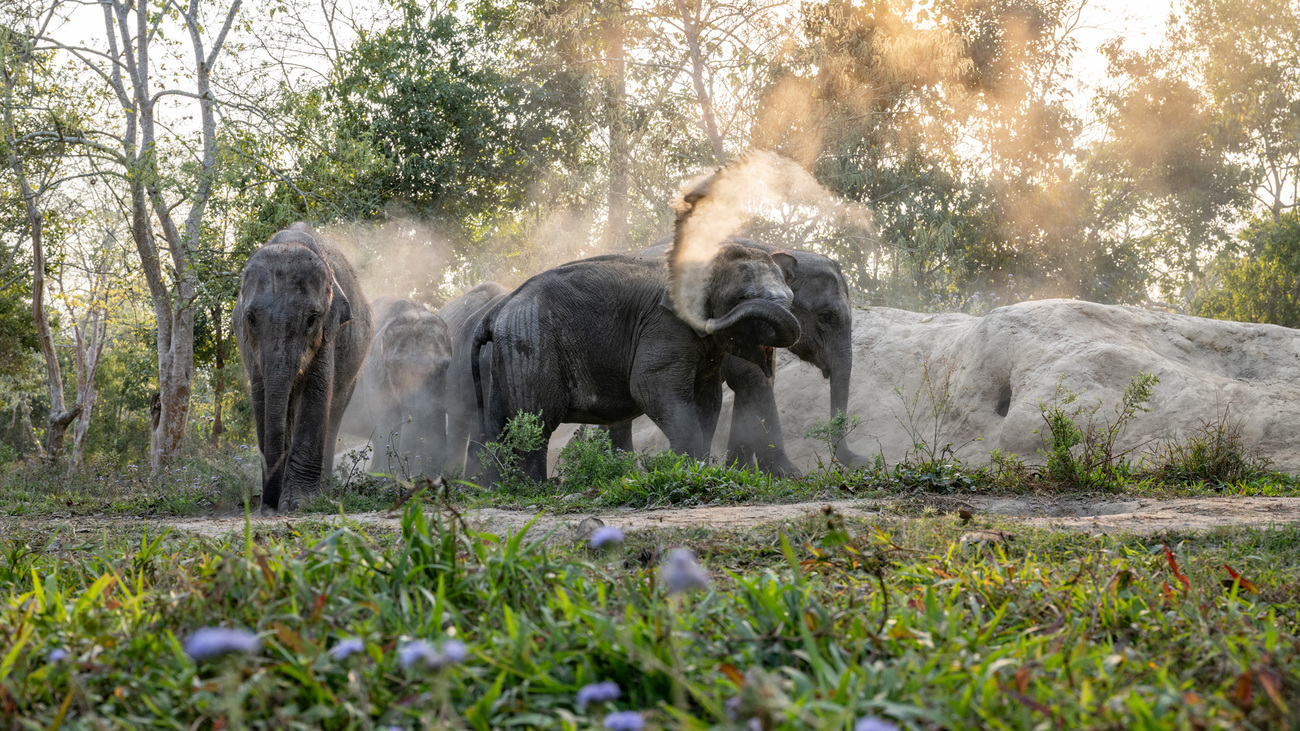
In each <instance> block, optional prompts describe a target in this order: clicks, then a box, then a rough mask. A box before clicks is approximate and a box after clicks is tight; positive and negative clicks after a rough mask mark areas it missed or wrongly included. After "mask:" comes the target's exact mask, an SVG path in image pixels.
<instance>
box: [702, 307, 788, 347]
mask: <svg viewBox="0 0 1300 731" xmlns="http://www.w3.org/2000/svg"><path fill="white" fill-rule="evenodd" d="M751 317H752V318H756V319H758V320H761V321H762V322H764V323H766V324H767V325H769V326H770V327H771V328H772V330H773V332H774V333H775V336H774V337H773V338H772V339H771V340H770V341H768V342H764V343H763V345H767V346H770V347H773V348H788V347H790V346H791V345H794V344H795V342H796V341H798V340H799V332H800V331H799V320H798V318H796V317H795V316H794V314H793V313H791V312H790V309H789V307H788V305H783V304H781V303H779V302H776V301H775V300H767V299H750V300H745V301H744V302H741V303H740V304H738V305H736V306H735V307H733V308H731V312H728V313H727V314H725V315H723V316H722V317H719V318H710V319H709V320H708V322H706V323H704V331H705V332H706V333H709V334H713V333H716V332H720V331H722V330H726V329H727V328H729V327H732V326H734V325H735V324H737V323H739V322H741V321H743V320H746V319H748V318H751Z"/></svg>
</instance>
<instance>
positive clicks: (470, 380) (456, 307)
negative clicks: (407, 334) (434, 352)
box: [438, 282, 510, 478]
mask: <svg viewBox="0 0 1300 731" xmlns="http://www.w3.org/2000/svg"><path fill="white" fill-rule="evenodd" d="M509 292H510V290H508V289H506V288H505V287H503V286H501V285H500V284H498V283H496V282H484V283H483V284H480V285H478V286H477V287H474V288H473V289H471V290H469V291H467V292H465V293H464V294H462V295H460V296H459V297H456V298H455V299H452V300H450V301H448V302H447V304H445V305H443V306H442V309H440V310H438V316H439V317H441V318H442V319H443V322H445V323H446V324H447V329H448V331H449V332H450V334H451V340H452V360H451V367H450V368H449V369H448V372H447V394H446V402H447V466H448V467H449V468H455V467H457V466H463V467H464V475H465V477H466V478H470V477H474V476H476V475H478V473H479V462H478V458H477V454H475V453H474V452H475V450H473V449H471V448H470V446H471V445H479V446H482V444H483V420H482V419H481V418H480V417H479V414H478V403H477V401H478V400H477V398H476V397H475V395H474V375H473V371H472V369H471V368H470V362H469V357H470V351H471V349H472V347H473V339H474V331H475V329H476V328H477V327H478V324H479V323H480V322H481V321H482V320H483V317H484V316H485V315H486V314H487V313H488V311H490V310H491V309H492V307H493V306H494V305H495V304H496V303H497V302H499V301H500V300H501V299H502V298H503V297H505V296H506V294H508V293H509ZM491 354H492V346H491V344H487V345H486V346H484V348H483V349H482V352H481V353H480V355H479V357H480V363H481V367H482V368H483V370H482V371H481V372H482V374H483V381H484V383H483V388H484V393H485V394H486V393H487V392H488V391H490V389H491V388H492V379H491V371H490V366H489V365H488V363H489V359H490V358H491ZM485 398H486V397H485Z"/></svg>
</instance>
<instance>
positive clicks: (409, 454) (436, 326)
mask: <svg viewBox="0 0 1300 731" xmlns="http://www.w3.org/2000/svg"><path fill="white" fill-rule="evenodd" d="M386 299H391V298H384V297H378V298H376V299H375V300H374V301H372V302H371V307H372V308H373V309H374V311H375V312H376V313H380V312H382V313H383V314H382V315H379V314H377V315H376V317H375V323H374V325H375V337H374V339H373V340H372V341H371V342H370V350H369V353H368V354H367V355H366V362H365V364H364V365H363V366H362V367H361V375H360V376H359V377H358V379H357V388H356V393H355V394H354V395H353V398H352V405H351V407H350V408H349V409H348V413H347V416H346V417H345V419H344V425H343V430H344V431H345V432H348V433H351V434H355V435H356V436H361V437H365V438H367V439H370V440H371V441H372V443H373V444H374V445H375V450H376V452H377V454H376V455H375V457H374V459H373V461H372V462H371V464H378V465H384V466H385V468H386V469H387V471H389V472H405V473H409V474H419V473H424V474H427V475H434V474H437V472H438V471H440V470H441V469H442V467H443V462H444V460H445V459H446V441H447V410H446V395H445V390H446V389H445V386H446V377H447V367H448V366H449V365H450V363H451V353H452V350H451V338H450V336H449V334H448V331H447V326H446V324H445V323H443V321H442V318H441V317H439V316H438V315H436V314H434V313H432V312H430V311H429V310H428V309H427V308H425V306H424V305H422V304H419V303H418V302H412V301H411V300H407V299H397V300H393V301H385V300H386Z"/></svg>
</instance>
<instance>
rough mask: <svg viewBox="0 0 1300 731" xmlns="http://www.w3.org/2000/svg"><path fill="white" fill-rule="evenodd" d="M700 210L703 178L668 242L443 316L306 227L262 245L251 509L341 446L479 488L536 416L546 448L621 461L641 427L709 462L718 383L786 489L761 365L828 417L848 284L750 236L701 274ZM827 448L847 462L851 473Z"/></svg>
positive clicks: (248, 341) (243, 350)
mask: <svg viewBox="0 0 1300 731" xmlns="http://www.w3.org/2000/svg"><path fill="white" fill-rule="evenodd" d="M708 194H709V192H708V184H707V181H706V182H705V183H702V184H700V185H699V186H697V187H696V188H695V189H694V190H692V191H690V192H688V193H687V194H686V195H685V196H684V198H683V201H682V202H681V203H680V204H679V206H678V218H677V225H676V232H675V234H674V236H673V237H672V238H671V240H665V241H664V242H661V243H658V244H656V245H654V246H651V247H650V248H648V249H645V250H644V251H642V252H640V253H638V254H635V255H606V256H597V257H594V258H590V259H583V260H579V261H575V262H570V263H568V264H564V265H561V266H558V267H556V268H554V269H550V270H548V271H544V272H542V273H540V274H538V275H536V276H534V277H532V278H531V279H529V280H527V281H526V282H524V283H523V284H522V285H521V286H520V287H519V288H518V289H516V290H514V291H513V292H512V291H509V290H507V289H506V288H505V287H503V286H501V285H500V284H497V283H495V282H487V283H484V284H480V285H478V286H476V287H474V288H473V289H470V290H469V291H467V292H465V293H463V294H462V295H460V296H459V297H457V298H455V299H453V300H451V301H449V302H447V303H446V304H445V305H444V306H443V307H442V308H441V309H440V310H438V311H437V312H430V311H429V310H428V309H426V308H425V307H424V306H423V305H421V304H418V303H415V302H412V301H410V300H404V299H394V298H392V297H388V296H381V297H377V298H375V299H373V300H369V301H367V299H366V297H365V296H364V295H363V294H362V292H361V290H360V288H359V286H358V282H357V274H356V272H355V271H354V270H353V268H352V266H351V265H350V264H349V263H348V261H347V260H346V258H345V257H344V256H343V255H342V253H341V252H340V251H339V250H338V249H337V248H335V247H334V246H332V245H331V244H329V243H328V242H327V241H325V240H324V239H323V238H321V237H319V236H317V235H315V234H314V233H313V232H312V230H311V229H310V228H309V227H308V226H307V225H306V224H302V223H298V224H294V225H293V226H291V227H289V228H288V229H286V230H284V231H281V232H279V233H277V234H275V235H274V236H273V237H271V239H270V240H269V241H268V242H267V243H266V244H264V245H263V246H262V247H261V248H259V249H258V250H257V251H255V252H254V253H253V254H252V255H251V256H250V257H249V259H248V262H247V264H246V266H245V267H244V271H243V275H242V283H241V289H240V293H239V298H238V301H237V303H236V306H235V308H234V311H233V321H234V322H233V324H234V328H233V330H234V332H235V333H236V338H237V341H238V344H239V350H240V355H241V358H242V360H243V362H244V366H245V368H246V370H247V373H248V381H249V386H250V391H251V397H252V405H253V414H254V421H255V425H256V429H257V440H258V447H259V451H260V453H261V456H262V512H263V513H275V512H280V511H285V510H292V509H293V508H294V507H296V506H297V505H298V503H299V501H300V500H301V499H302V498H303V497H305V496H308V495H310V494H312V493H314V492H316V491H317V490H319V489H320V486H321V485H322V483H323V481H324V480H325V479H327V478H328V476H329V473H330V470H331V468H332V465H333V459H334V447H335V444H336V442H337V439H338V435H339V433H340V431H344V432H347V433H352V434H354V435H356V436H358V437H364V438H371V439H372V441H374V442H376V443H379V444H382V445H383V446H382V449H384V450H385V451H386V452H387V453H388V454H387V455H379V456H378V457H384V456H388V457H390V458H393V457H399V456H400V457H399V458H400V459H402V460H403V461H404V463H405V466H406V467H407V468H408V469H409V470H410V471H412V472H415V471H423V472H426V473H429V474H432V473H434V472H438V471H441V470H443V469H447V468H452V469H455V468H461V467H462V466H463V469H464V474H465V475H466V476H467V477H469V478H472V479H475V480H477V481H479V482H480V483H481V484H492V483H493V482H495V481H496V480H497V478H498V477H499V475H498V474H497V472H496V465H495V463H492V462H491V461H490V460H485V464H482V465H481V466H480V464H479V460H478V451H479V449H478V447H479V446H481V445H482V444H485V443H488V442H491V441H496V440H497V439H498V437H499V435H500V434H501V432H502V430H503V429H504V428H505V427H506V424H507V422H508V421H509V420H510V419H511V418H512V417H513V416H514V415H516V414H519V413H523V412H529V413H535V414H539V415H540V418H541V422H542V425H543V433H544V436H545V438H546V439H547V440H549V438H550V436H551V434H552V433H553V432H554V431H555V429H556V428H557V427H559V425H560V424H562V423H584V424H600V425H606V426H607V427H608V428H609V429H610V431H611V436H612V438H613V441H614V444H615V446H616V447H618V448H621V449H625V450H631V449H632V443H631V442H632V429H631V422H632V420H633V419H634V418H636V417H638V416H641V415H642V414H644V415H646V416H648V417H649V418H650V419H651V420H652V421H653V422H654V423H655V425H656V426H658V427H659V428H660V429H661V430H662V431H663V433H664V434H665V436H666V437H667V438H668V441H669V444H670V447H671V449H672V450H673V451H675V452H679V453H683V454H687V455H690V456H692V457H695V458H701V459H703V458H706V457H707V456H708V454H709V448H710V445H711V443H712V441H713V434H714V430H715V427H716V426H717V420H718V415H719V412H720V409H721V405H722V386H723V384H724V383H725V384H726V385H727V386H729V387H730V388H731V389H732V391H733V392H734V393H735V401H734V408H733V416H732V424H731V430H730V438H729V441H728V447H727V449H728V458H729V459H735V460H738V461H740V462H741V463H744V464H750V463H756V464H757V465H758V466H759V467H760V468H761V469H764V470H766V471H768V472H771V473H773V474H777V475H786V476H793V475H798V474H799V470H798V468H797V467H795V465H794V464H792V463H791V462H790V460H789V458H788V457H787V456H786V454H785V448H784V444H783V440H782V436H781V429H780V422H779V419H778V416H777V407H776V400H775V395H774V379H773V376H774V368H775V357H774V349H775V348H788V349H789V350H790V351H791V352H792V353H794V354H795V355H796V356H797V357H799V358H800V359H802V360H804V361H806V362H808V363H810V364H812V365H814V366H815V367H817V368H818V369H819V370H820V371H821V373H822V374H823V376H825V377H826V378H828V379H830V391H831V398H830V413H831V415H834V414H835V413H836V412H837V411H844V412H847V406H848V403H847V402H848V392H849V376H850V371H851V368H852V347H851V346H852V342H851V339H852V308H851V306H850V302H849V291H848V286H847V284H846V282H845V279H844V276H843V274H842V273H841V271H840V268H839V265H838V264H836V263H835V262H834V261H833V260H831V259H829V258H827V257H825V256H822V255H820V254H815V253H811V252H803V251H783V250H779V249H777V248H775V247H772V246H768V245H765V244H762V243H759V242H756V241H751V240H745V239H729V240H728V241H726V242H725V243H722V244H720V245H717V246H716V247H715V253H714V254H713V255H712V257H711V258H709V259H708V260H707V261H696V260H691V259H690V258H689V257H686V256H683V255H682V252H683V251H685V250H686V249H685V248H684V241H683V239H684V238H685V237H686V236H689V235H690V234H689V233H687V231H688V227H687V226H685V225H684V224H685V222H687V221H688V220H689V218H690V216H691V215H692V213H693V212H694V203H695V202H697V201H699V200H700V199H701V198H703V197H705V196H707V195H708ZM665 260H666V261H667V264H665ZM349 404H351V405H349ZM390 436H391V437H393V438H392V439H389V437H390ZM376 437H377V439H375V438H376ZM545 443H546V442H545V441H543V446H542V447H541V448H540V449H538V450H536V451H535V452H533V453H531V454H527V455H523V469H524V471H525V473H526V474H527V475H528V476H530V477H532V478H534V479H539V480H540V479H543V478H545V476H546V475H545V473H546V458H547V448H546V446H545ZM840 450H841V452H840V453H839V454H838V455H837V458H838V459H839V461H840V462H842V463H845V464H854V463H857V462H858V461H859V458H858V457H857V455H855V454H853V453H852V452H851V451H849V450H848V448H847V447H845V446H841V447H840Z"/></svg>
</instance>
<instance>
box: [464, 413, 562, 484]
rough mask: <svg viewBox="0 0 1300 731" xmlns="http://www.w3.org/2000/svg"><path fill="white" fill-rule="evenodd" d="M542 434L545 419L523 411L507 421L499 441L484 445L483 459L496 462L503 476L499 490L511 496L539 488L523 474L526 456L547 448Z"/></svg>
mask: <svg viewBox="0 0 1300 731" xmlns="http://www.w3.org/2000/svg"><path fill="white" fill-rule="evenodd" d="M545 444H546V440H545V438H544V436H543V433H542V416H541V414H533V413H529V412H525V411H521V412H519V413H518V414H515V415H514V416H513V417H511V418H510V420H509V421H507V422H506V428H505V429H504V430H502V432H501V440H500V441H499V442H488V443H487V444H485V445H483V449H482V451H481V452H480V459H481V460H482V461H483V462H485V463H486V462H488V461H489V460H491V461H492V462H495V463H496V466H497V470H498V471H499V473H500V475H501V477H500V480H499V482H498V483H497V484H498V487H500V489H502V490H503V491H505V492H508V493H519V492H534V491H535V488H536V486H535V485H533V484H532V480H530V479H529V478H528V476H527V475H526V474H524V459H525V457H526V456H527V455H529V454H530V453H532V452H535V451H536V450H538V449H541V448H542V447H543V446H545Z"/></svg>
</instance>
